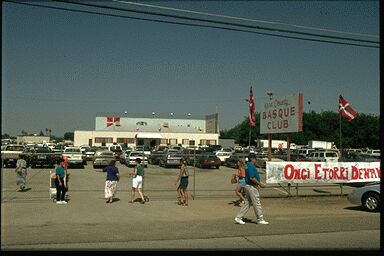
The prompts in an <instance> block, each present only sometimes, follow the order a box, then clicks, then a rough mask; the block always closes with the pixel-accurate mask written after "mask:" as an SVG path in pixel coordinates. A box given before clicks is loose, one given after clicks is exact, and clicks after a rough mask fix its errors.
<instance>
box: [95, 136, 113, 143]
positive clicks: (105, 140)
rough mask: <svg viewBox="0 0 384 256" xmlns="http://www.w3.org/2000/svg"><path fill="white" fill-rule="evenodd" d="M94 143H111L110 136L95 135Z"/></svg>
mask: <svg viewBox="0 0 384 256" xmlns="http://www.w3.org/2000/svg"><path fill="white" fill-rule="evenodd" d="M95 143H113V138H112V137H95Z"/></svg>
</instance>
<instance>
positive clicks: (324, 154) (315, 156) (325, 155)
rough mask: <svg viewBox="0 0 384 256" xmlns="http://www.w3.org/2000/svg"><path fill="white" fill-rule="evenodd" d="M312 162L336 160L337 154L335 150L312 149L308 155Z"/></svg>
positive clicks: (337, 158) (337, 159)
mask: <svg viewBox="0 0 384 256" xmlns="http://www.w3.org/2000/svg"><path fill="white" fill-rule="evenodd" d="M308 158H309V159H311V160H312V161H313V162H338V161H339V154H338V153H337V152H336V151H330V150H323V151H313V152H311V153H310V154H309V156H308Z"/></svg>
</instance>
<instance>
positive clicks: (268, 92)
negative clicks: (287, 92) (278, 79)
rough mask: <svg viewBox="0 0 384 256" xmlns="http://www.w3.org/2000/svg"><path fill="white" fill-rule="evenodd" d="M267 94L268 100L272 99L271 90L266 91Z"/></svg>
mask: <svg viewBox="0 0 384 256" xmlns="http://www.w3.org/2000/svg"><path fill="white" fill-rule="evenodd" d="M267 95H268V96H269V100H272V96H273V92H271V91H267Z"/></svg>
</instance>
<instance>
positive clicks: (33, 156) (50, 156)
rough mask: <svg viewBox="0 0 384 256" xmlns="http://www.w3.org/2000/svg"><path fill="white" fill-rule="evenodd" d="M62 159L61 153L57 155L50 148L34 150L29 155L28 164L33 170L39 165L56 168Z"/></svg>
mask: <svg viewBox="0 0 384 256" xmlns="http://www.w3.org/2000/svg"><path fill="white" fill-rule="evenodd" d="M60 158H61V154H60V153H59V154H56V153H55V152H53V151H52V150H51V149H50V148H48V147H38V148H34V149H33V150H31V152H30V153H29V154H28V162H29V165H30V166H31V168H35V167H36V166H38V165H40V166H48V167H54V166H55V163H57V162H58V160H59V159H60Z"/></svg>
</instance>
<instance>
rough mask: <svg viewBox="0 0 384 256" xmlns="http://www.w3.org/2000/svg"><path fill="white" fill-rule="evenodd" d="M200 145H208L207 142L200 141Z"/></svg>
mask: <svg viewBox="0 0 384 256" xmlns="http://www.w3.org/2000/svg"><path fill="white" fill-rule="evenodd" d="M200 145H208V144H207V140H200Z"/></svg>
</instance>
